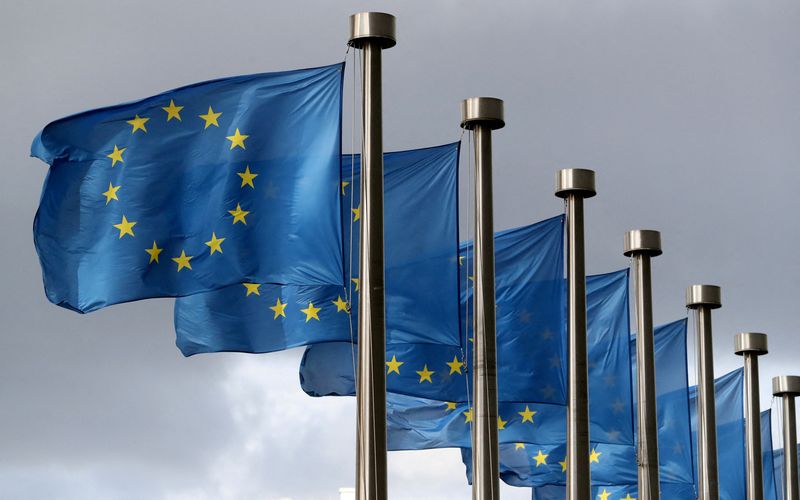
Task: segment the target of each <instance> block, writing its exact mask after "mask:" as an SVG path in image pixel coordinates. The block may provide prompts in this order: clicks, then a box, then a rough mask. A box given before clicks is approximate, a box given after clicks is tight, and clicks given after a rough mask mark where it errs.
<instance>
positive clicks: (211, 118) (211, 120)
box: [200, 106, 222, 130]
mask: <svg viewBox="0 0 800 500" xmlns="http://www.w3.org/2000/svg"><path fill="white" fill-rule="evenodd" d="M221 114H222V113H214V110H213V109H211V106H209V107H208V113H206V114H204V115H200V118H202V119H203V120H205V121H206V126H205V127H203V130H205V129H207V128H208V127H210V126H211V125H214V126H215V127H219V122H217V118H219V117H220V115H221Z"/></svg>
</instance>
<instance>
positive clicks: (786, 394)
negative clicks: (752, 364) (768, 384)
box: [772, 375, 800, 500]
mask: <svg viewBox="0 0 800 500" xmlns="http://www.w3.org/2000/svg"><path fill="white" fill-rule="evenodd" d="M772 395H773V396H779V397H780V398H781V402H782V403H783V405H782V406H783V498H784V500H800V490H798V485H797V422H796V421H795V417H796V414H795V406H794V398H795V397H797V396H800V376H793V375H781V376H779V377H772Z"/></svg>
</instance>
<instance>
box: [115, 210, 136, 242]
mask: <svg viewBox="0 0 800 500" xmlns="http://www.w3.org/2000/svg"><path fill="white" fill-rule="evenodd" d="M135 225H136V223H135V222H128V219H126V218H125V216H124V215H123V216H122V222H120V223H119V224H114V227H115V228H117V229H119V239H122V237H123V236H125V235H126V234H130V235H131V236H134V234H133V226H135Z"/></svg>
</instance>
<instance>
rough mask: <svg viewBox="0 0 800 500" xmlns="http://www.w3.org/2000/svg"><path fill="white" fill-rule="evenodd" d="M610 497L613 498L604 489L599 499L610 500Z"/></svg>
mask: <svg viewBox="0 0 800 500" xmlns="http://www.w3.org/2000/svg"><path fill="white" fill-rule="evenodd" d="M610 496H611V493H609V492H608V491H606V489H605V488H603V491H602V492H601V493H600V494H599V495H598V498H599V499H600V500H608V497H610Z"/></svg>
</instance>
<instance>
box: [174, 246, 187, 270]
mask: <svg viewBox="0 0 800 500" xmlns="http://www.w3.org/2000/svg"><path fill="white" fill-rule="evenodd" d="M172 260H173V262H175V263H176V264H178V272H181V269H183V268H184V267H185V268H186V269H189V270H191V269H192V265H191V264H189V261H190V260H192V256H191V255H186V251H184V250H181V256H180V257H173V258H172Z"/></svg>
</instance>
